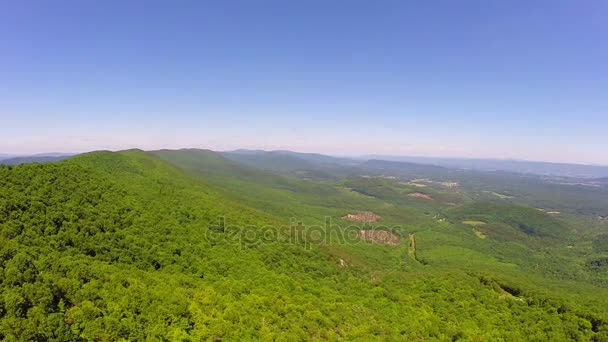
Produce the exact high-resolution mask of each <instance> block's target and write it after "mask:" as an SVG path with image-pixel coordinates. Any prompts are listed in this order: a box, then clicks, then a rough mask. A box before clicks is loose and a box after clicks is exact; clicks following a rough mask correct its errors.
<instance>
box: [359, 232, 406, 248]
mask: <svg viewBox="0 0 608 342" xmlns="http://www.w3.org/2000/svg"><path fill="white" fill-rule="evenodd" d="M359 238H360V239H362V240H366V241H372V242H376V243H381V244H383V245H388V246H397V245H399V244H400V243H401V238H400V237H399V236H398V235H395V234H393V233H391V232H389V231H386V230H360V231H359Z"/></svg>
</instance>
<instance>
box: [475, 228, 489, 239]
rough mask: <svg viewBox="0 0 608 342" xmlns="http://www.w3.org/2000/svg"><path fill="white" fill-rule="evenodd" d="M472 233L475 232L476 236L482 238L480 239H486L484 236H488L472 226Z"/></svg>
mask: <svg viewBox="0 0 608 342" xmlns="http://www.w3.org/2000/svg"><path fill="white" fill-rule="evenodd" d="M473 233H475V235H476V236H477V237H478V238H480V239H482V240H484V239H486V238H487V237H488V236H487V235H486V234H484V233H483V232H482V231H481V230H477V229H475V228H473Z"/></svg>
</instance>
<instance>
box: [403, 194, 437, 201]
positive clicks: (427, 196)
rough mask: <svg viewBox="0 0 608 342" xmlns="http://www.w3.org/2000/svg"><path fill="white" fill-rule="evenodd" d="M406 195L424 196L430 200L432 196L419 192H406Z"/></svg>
mask: <svg viewBox="0 0 608 342" xmlns="http://www.w3.org/2000/svg"><path fill="white" fill-rule="evenodd" d="M407 197H414V198H424V199H427V200H432V199H433V197H431V196H429V195H427V194H423V193H421V192H412V193H410V194H407Z"/></svg>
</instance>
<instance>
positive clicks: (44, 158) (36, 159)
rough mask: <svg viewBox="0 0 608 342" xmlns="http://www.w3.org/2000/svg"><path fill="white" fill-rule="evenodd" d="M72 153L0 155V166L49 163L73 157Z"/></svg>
mask: <svg viewBox="0 0 608 342" xmlns="http://www.w3.org/2000/svg"><path fill="white" fill-rule="evenodd" d="M73 155H74V154H73V153H42V154H35V155H31V156H15V155H7V154H0V164H4V165H19V164H27V163H49V162H54V161H59V160H63V159H66V158H68V157H71V156H73Z"/></svg>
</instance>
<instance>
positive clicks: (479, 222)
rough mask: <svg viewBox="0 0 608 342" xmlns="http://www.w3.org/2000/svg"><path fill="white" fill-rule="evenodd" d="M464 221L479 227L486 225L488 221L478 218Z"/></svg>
mask: <svg viewBox="0 0 608 342" xmlns="http://www.w3.org/2000/svg"><path fill="white" fill-rule="evenodd" d="M462 223H464V224H466V225H469V226H472V227H479V226H485V225H486V223H485V222H484V221H477V220H464V221H462Z"/></svg>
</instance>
